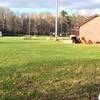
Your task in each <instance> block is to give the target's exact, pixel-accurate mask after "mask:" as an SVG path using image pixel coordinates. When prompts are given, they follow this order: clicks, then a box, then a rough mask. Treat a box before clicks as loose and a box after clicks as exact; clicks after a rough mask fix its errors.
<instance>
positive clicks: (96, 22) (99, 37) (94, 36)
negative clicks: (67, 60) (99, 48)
mask: <svg viewBox="0 0 100 100" xmlns="http://www.w3.org/2000/svg"><path fill="white" fill-rule="evenodd" d="M79 37H80V40H81V42H82V43H84V44H97V43H100V16H98V15H94V16H92V17H90V18H89V19H87V20H86V21H85V22H83V23H81V24H80V25H79Z"/></svg>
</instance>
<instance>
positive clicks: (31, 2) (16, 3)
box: [0, 0, 100, 12]
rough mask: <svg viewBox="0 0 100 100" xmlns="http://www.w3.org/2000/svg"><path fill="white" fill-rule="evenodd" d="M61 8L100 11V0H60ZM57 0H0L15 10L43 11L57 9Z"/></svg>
mask: <svg viewBox="0 0 100 100" xmlns="http://www.w3.org/2000/svg"><path fill="white" fill-rule="evenodd" d="M58 1H59V10H62V9H64V10H69V11H71V12H74V11H75V10H83V11H85V10H87V9H90V10H91V11H92V10H93V11H94V12H95V11H96V12H99V11H100V0H58ZM55 3H56V0H0V6H4V7H8V8H10V9H12V10H14V11H18V10H20V11H21V12H22V11H23V12H25V11H26V12H29V11H35V12H41V11H51V12H53V11H55Z"/></svg>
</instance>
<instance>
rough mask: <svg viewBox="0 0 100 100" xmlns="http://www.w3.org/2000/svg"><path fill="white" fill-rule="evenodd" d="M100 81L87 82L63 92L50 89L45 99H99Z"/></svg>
mask: <svg viewBox="0 0 100 100" xmlns="http://www.w3.org/2000/svg"><path fill="white" fill-rule="evenodd" d="M99 93H100V83H94V84H86V85H83V86H80V87H77V88H76V87H74V88H72V89H70V90H64V91H63V92H60V91H57V90H51V91H49V92H48V93H47V94H46V96H45V99H44V100H98V95H99Z"/></svg>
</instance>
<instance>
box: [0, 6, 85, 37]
mask: <svg viewBox="0 0 100 100" xmlns="http://www.w3.org/2000/svg"><path fill="white" fill-rule="evenodd" d="M84 19H85V17H84V16H82V15H79V14H77V15H75V14H73V15H70V14H68V13H67V11H64V10H63V11H61V12H60V13H59V17H58V34H59V35H61V36H66V35H69V34H73V33H75V32H77V31H78V30H77V26H78V24H79V23H80V22H82V21H83V20H84ZM0 31H2V33H3V35H6V36H22V35H28V34H29V33H30V34H31V35H53V34H54V32H55V15H53V14H52V13H50V12H46V13H40V14H34V13H31V14H28V13H21V14H16V13H15V12H13V11H11V10H10V9H8V8H4V7H0Z"/></svg>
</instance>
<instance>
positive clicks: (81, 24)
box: [79, 14, 98, 27]
mask: <svg viewBox="0 0 100 100" xmlns="http://www.w3.org/2000/svg"><path fill="white" fill-rule="evenodd" d="M96 17H98V15H97V14H95V15H94V16H91V17H89V18H88V19H86V20H85V21H84V22H82V23H80V24H79V27H81V26H83V25H84V24H86V23H88V22H89V21H91V20H92V19H94V18H96Z"/></svg>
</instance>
